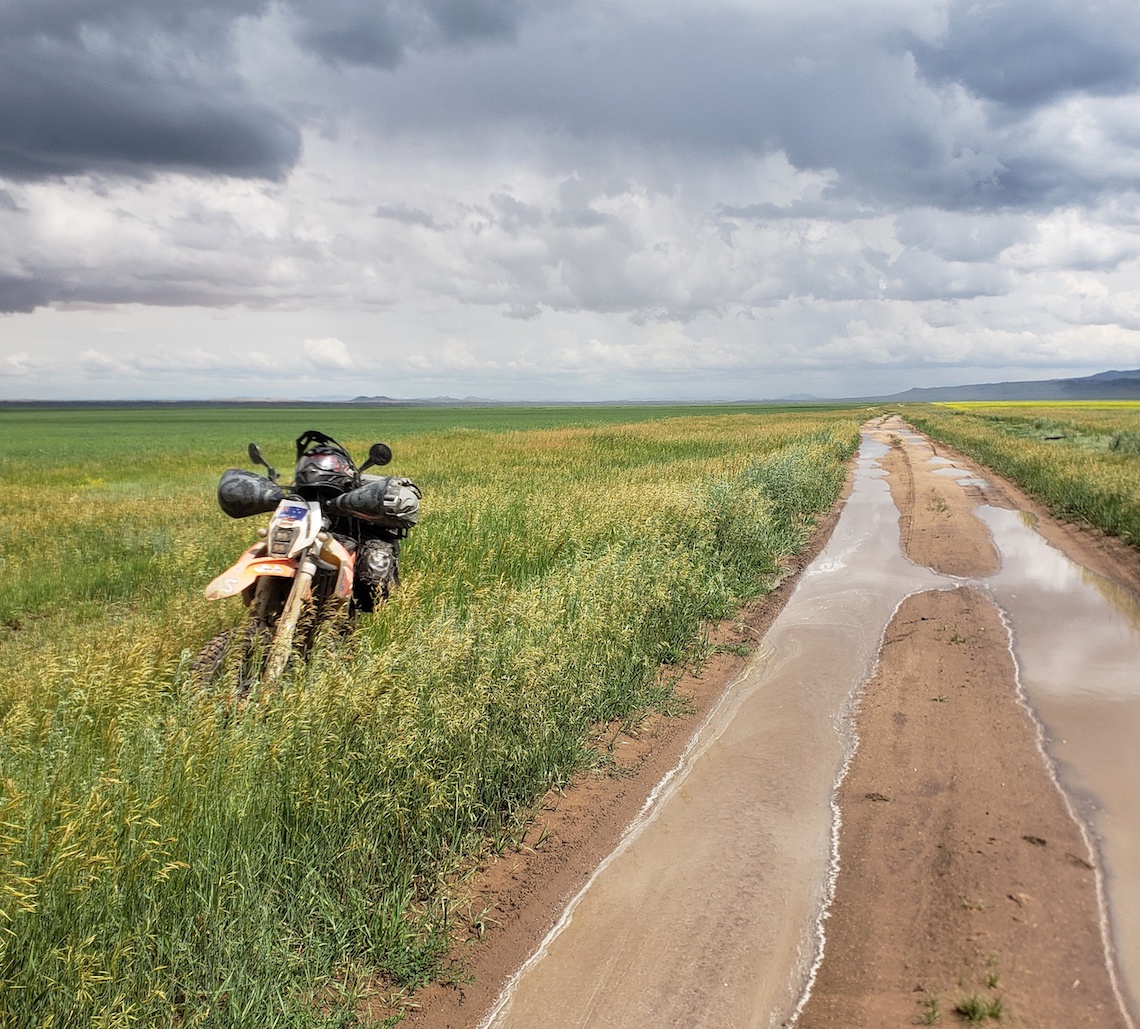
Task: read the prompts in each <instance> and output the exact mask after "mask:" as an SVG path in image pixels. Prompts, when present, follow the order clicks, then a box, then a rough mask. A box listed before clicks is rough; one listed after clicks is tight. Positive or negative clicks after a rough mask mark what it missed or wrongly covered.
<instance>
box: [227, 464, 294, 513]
mask: <svg viewBox="0 0 1140 1029" xmlns="http://www.w3.org/2000/svg"><path fill="white" fill-rule="evenodd" d="M286 496H287V494H286V493H285V491H284V490H283V489H282V488H281V487H280V486H278V485H277V483H275V482H270V481H269V480H268V479H267V478H266V477H265V476H264V475H258V474H257V472H249V471H246V470H245V469H244V468H227V469H226V470H225V471H224V472H222V478H221V481H220V482H219V483H218V506H219V507H220V508H221V509H222V510H223V511H225V513H226V514H228V515H229V516H230V517H231V518H248V517H249V516H250V515H256V514H268V513H269V512H270V511H273V510H275V509H276V507H277V505H278V504H280V503H281V501H282V500H284V499H285V497H286Z"/></svg>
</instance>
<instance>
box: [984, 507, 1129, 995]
mask: <svg viewBox="0 0 1140 1029" xmlns="http://www.w3.org/2000/svg"><path fill="white" fill-rule="evenodd" d="M978 516H979V517H980V518H981V519H982V520H983V521H984V522H985V523H986V525H987V526H988V527H989V529H990V532H991V533H992V534H993V536H994V539H995V540H996V542H997V544H998V547H999V549H1000V550H1001V553H1002V569H1001V571H999V572H998V574H997V575H994V576H991V577H990V578H989V579H988V580H987V581H988V584H989V586H990V589H991V590H992V591H993V596H994V599H995V601H996V602H997V604H998V606H999V607H1000V608H1001V609H1002V610H1003V611H1004V612H1005V614H1006V617H1007V619H1008V620H1009V623H1010V626H1011V629H1012V633H1013V638H1014V653H1015V656H1016V658H1017V662H1018V666H1019V677H1020V680H1021V687H1022V689H1023V690H1024V693H1025V696H1026V699H1027V700H1028V702H1029V705H1030V707H1031V709H1032V710H1033V711H1034V712H1035V713H1036V715H1037V717H1038V719H1039V721H1040V723H1041V725H1042V728H1043V732H1044V737H1045V739H1044V744H1045V749H1046V752H1047V753H1048V754H1049V756H1050V758H1051V759H1052V760H1053V762H1054V763H1055V766H1056V773H1057V776H1058V778H1059V779H1060V782H1061V784H1062V786H1063V787H1064V792H1065V794H1066V796H1067V797H1068V798H1069V801H1070V804H1071V805H1072V806H1073V808H1074V810H1075V812H1076V814H1077V816H1078V818H1079V820H1080V821H1081V822H1082V823H1083V824H1084V825H1085V826H1086V827H1087V829H1088V830H1089V831H1090V832H1091V835H1092V843H1093V845H1094V849H1095V850H1096V851H1097V852H1098V853H1099V857H1100V864H1101V867H1102V869H1103V870H1104V875H1103V876H1102V879H1101V889H1102V893H1103V897H1102V903H1103V904H1104V906H1105V909H1106V912H1107V913H1108V914H1109V915H1110V925H1111V935H1112V937H1113V939H1114V942H1115V946H1116V951H1117V964H1118V967H1119V972H1120V976H1121V979H1122V983H1121V985H1122V986H1123V987H1124V988H1125V990H1126V992H1127V993H1128V994H1129V995H1130V996H1131V997H1132V998H1133V1001H1134V1003H1133V1004H1132V1008H1133V1009H1134V1010H1135V1008H1136V1004H1135V1000H1136V999H1137V997H1138V996H1140V790H1138V789H1137V786H1138V785H1140V745H1138V741H1140V604H1138V603H1137V602H1136V600H1135V598H1134V597H1133V596H1132V595H1131V594H1130V593H1129V592H1128V591H1127V590H1125V589H1123V588H1121V587H1120V586H1118V585H1117V584H1116V583H1114V582H1112V581H1111V580H1108V579H1105V578H1102V577H1101V576H1099V575H1097V574H1096V573H1095V572H1091V571H1089V570H1088V569H1086V568H1083V567H1081V566H1080V565H1078V564H1076V563H1074V562H1073V561H1071V560H1070V559H1069V558H1068V557H1066V556H1065V555H1064V554H1062V553H1061V552H1060V551H1059V550H1057V549H1055V548H1054V547H1052V546H1050V545H1049V544H1048V543H1047V542H1046V541H1045V540H1044V539H1042V538H1041V536H1039V535H1038V534H1037V533H1036V532H1034V531H1033V528H1032V524H1033V523H1032V518H1031V516H1027V515H1024V514H1023V513H1021V512H1017V511H1007V510H1003V509H1000V508H994V507H981V508H979V510H978Z"/></svg>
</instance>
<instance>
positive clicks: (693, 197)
mask: <svg viewBox="0 0 1140 1029" xmlns="http://www.w3.org/2000/svg"><path fill="white" fill-rule="evenodd" d="M1138 40H1140V7H1137V5H1136V4H1135V3H1134V2H1133V0H1128V2H1124V0H1106V2H1101V3H1097V4H1094V5H1088V4H1082V3H1079V2H1077V0H1046V2H1044V3H1040V2H1032V3H1031V2H1029V0H1005V2H1000V3H999V2H996V0H992V2H982V3H977V2H973V0H970V2H966V0H950V2H948V3H927V4H924V3H913V2H909V0H881V2H877V3H868V4H860V5H855V6H852V5H850V4H846V3H842V2H839V0H808V2H806V3H804V4H800V5H796V6H795V7H794V8H788V7H787V5H785V4H782V3H775V2H767V0H736V2H734V0H725V2H714V3H701V4H698V3H695V2H693V0H664V2H662V3H658V4H653V5H648V4H642V3H635V2H632V0H618V2H614V0H607V2H602V0H383V2H376V0H329V2H328V3H325V4H321V5H315V4H311V3H305V2H301V0H275V2H274V0H185V2H175V0H102V2H95V0H9V2H8V3H7V4H5V5H4V6H3V7H2V8H0V254H2V255H3V257H2V258H0V260H2V263H0V310H2V311H8V312H11V313H12V317H10V318H9V319H6V320H4V321H3V322H0V331H2V332H3V336H2V337H0V358H4V360H2V361H0V391H2V388H3V385H4V383H6V382H9V383H16V382H18V383H19V389H21V390H27V389H29V388H33V389H35V388H39V389H51V388H55V387H53V386H52V385H51V384H52V383H53V382H57V381H61V380H59V379H58V378H56V379H53V378H52V374H51V372H52V368H53V360H54V361H56V365H55V366H54V367H55V368H56V371H57V372H58V369H59V368H62V367H65V366H66V367H67V368H69V369H72V370H74V369H78V371H74V376H73V381H72V384H71V385H70V386H68V387H66V388H70V389H72V390H76V391H78V392H80V393H82V391H83V389H84V386H83V383H84V382H85V381H87V380H86V379H85V378H84V375H87V376H95V377H96V378H97V379H98V380H99V382H100V383H104V382H106V381H107V380H109V379H113V378H114V377H113V375H110V374H109V373H108V372H107V371H106V370H107V369H108V368H115V367H122V368H127V369H131V373H130V375H129V376H127V378H128V379H129V380H130V381H131V382H132V383H136V384H137V385H136V386H135V387H133V388H136V389H137V390H139V391H142V392H141V393H140V395H144V394H145V393H146V390H147V389H151V390H155V391H157V392H156V393H155V394H154V395H164V394H169V393H171V392H177V391H178V389H181V388H190V387H193V388H194V389H201V388H202V384H203V383H204V382H206V380H205V379H203V378H200V376H205V375H207V373H209V374H217V373H218V372H219V369H221V370H225V369H229V371H228V372H227V373H226V374H228V375H231V376H232V377H233V381H232V385H233V387H234V388H235V389H238V388H239V387H242V388H244V387H245V386H248V387H249V388H255V387H256V386H258V385H264V381H263V380H264V379H265V377H267V376H275V375H279V376H281V377H282V381H283V382H284V381H285V380H286V379H287V378H288V377H289V376H294V377H295V376H298V375H301V376H308V375H312V374H316V372H317V370H318V369H316V368H314V364H315V363H316V361H317V359H318V358H321V359H323V361H324V363H325V365H326V366H327V371H328V374H329V375H330V376H331V379H332V380H333V381H336V382H343V383H344V384H345V388H348V389H349V390H350V391H351V392H359V391H360V390H359V389H357V388H356V387H357V386H359V384H360V379H361V377H365V378H367V377H368V376H370V375H381V374H382V375H392V376H396V377H397V380H398V381H397V382H395V383H388V384H387V385H386V386H385V387H384V388H379V387H378V388H377V389H374V390H365V392H388V393H395V392H400V390H401V389H403V390H405V391H413V390H416V389H421V388H424V389H431V391H432V392H445V391H447V390H448V389H449V388H450V387H455V388H457V389H458V388H460V387H461V392H462V393H464V394H467V393H471V392H478V387H477V386H474V385H473V384H472V383H471V382H470V381H469V380H470V379H471V377H472V376H474V378H475V380H476V382H482V383H483V384H484V386H485V389H486V391H487V392H488V393H494V392H495V391H498V393H499V394H500V395H524V394H528V393H530V392H532V391H534V390H538V391H540V392H541V391H545V394H546V395H562V391H566V390H568V391H569V392H568V393H565V395H566V396H567V397H574V396H579V395H581V396H585V395H590V394H592V391H593V392H596V391H598V390H603V391H605V390H613V391H617V390H620V391H621V395H630V396H634V395H643V394H647V395H656V394H655V393H654V391H655V390H656V391H664V392H665V393H668V394H669V395H675V394H676V391H677V390H678V389H679V388H680V386H679V385H678V384H687V385H686V386H685V388H687V389H690V390H692V391H694V392H693V395H704V396H714V395H725V394H726V393H727V392H729V391H730V388H731V389H732V390H739V389H742V388H745V387H744V384H745V383H751V384H752V387H751V388H753V389H765V390H768V389H772V390H776V391H778V390H779V389H780V388H781V384H786V389H787V390H788V391H795V392H804V391H807V390H809V389H811V390H814V391H826V390H833V391H842V392H845V393H848V394H850V393H852V392H855V391H857V387H856V386H855V385H853V383H852V377H857V378H859V379H860V381H864V382H866V383H867V386H868V390H869V391H875V392H879V391H881V388H880V387H881V384H882V383H881V381H880V380H881V379H882V377H883V376H888V377H897V379H898V385H899V386H900V388H901V387H905V386H908V385H923V384H936V383H935V382H934V381H933V380H931V378H930V376H931V375H934V376H936V377H937V376H949V377H951V378H952V379H956V378H958V377H959V376H964V375H973V374H976V373H977V371H978V370H979V369H982V368H991V367H992V368H1000V369H1003V370H1004V371H1005V372H1006V373H1007V374H1016V373H1017V370H1018V369H1020V370H1021V371H1022V373H1024V374H1026V375H1028V374H1030V373H1031V372H1032V371H1033V370H1035V369H1041V370H1046V371H1050V372H1051V371H1055V370H1058V369H1060V370H1064V371H1080V370H1082V369H1085V368H1089V369H1092V370H1096V369H1097V368H1099V367H1100V366H1102V365H1111V364H1116V365H1117V366H1119V365H1122V364H1124V365H1129V366H1134V365H1135V364H1137V363H1140V336H1138V335H1137V331H1138V330H1137V316H1136V313H1137V311H1138V310H1140V277H1138V276H1140V245H1138V240H1140V216H1138V215H1137V213H1136V212H1137V211H1138V210H1140V204H1138V200H1140V193H1138V187H1137V183H1140V103H1137V101H1138V100H1140V46H1138V44H1137V41H1138ZM200 316H201V317H206V316H208V317H210V318H213V319H214V323H213V328H212V330H211V331H216V332H218V333H220V334H221V336H222V337H223V338H228V339H230V341H231V342H230V343H229V344H227V345H228V346H229V347H230V348H232V349H233V351H234V356H233V358H232V359H230V358H226V357H225V356H224V353H225V352H226V347H225V346H219V347H215V348H212V349H209V350H206V351H204V350H202V349H201V348H197V347H195V346H194V345H192V344H184V345H183V349H185V350H186V352H187V353H209V354H211V355H213V356H212V357H211V358H210V360H209V361H202V360H199V361H197V362H189V363H186V362H180V361H179V360H178V359H176V358H174V357H171V359H170V360H165V359H164V360H163V361H156V360H154V359H153V358H152V356H148V355H152V352H153V347H149V346H148V345H147V344H146V343H144V342H142V337H143V336H144V335H146V336H147V338H148V339H149V338H152V337H153V335H154V334H155V333H156V332H157V333H159V334H160V335H161V334H163V333H166V334H168V335H169V337H170V339H171V340H173V339H175V338H178V337H180V336H181V334H182V332H183V329H182V326H183V325H188V324H190V323H197V319H198V318H199V317H200ZM174 319H179V321H178V322H177V323H175V321H174ZM239 323H240V325H241V331H240V333H239V331H238V324H239ZM270 324H272V325H273V327H274V328H273V330H272V331H273V333H274V334H277V333H281V332H284V333H285V336H286V338H285V339H283V340H278V342H276V343H275V344H274V347H275V348H276V350H277V351H279V352H280V359H279V360H276V361H264V360H262V359H261V357H257V358H255V359H254V358H250V357H249V355H250V354H253V353H256V354H258V355H263V354H265V353H267V352H268V351H267V349H266V347H267V346H268V344H267V343H265V342H264V338H265V336H266V335H267V333H268V330H267V329H264V328H263V329H261V330H254V333H253V334H254V336H255V337H257V338H258V339H259V340H262V342H258V343H256V345H255V344H252V343H250V342H249V339H250V327H251V326H253V325H260V326H263V327H264V326H269V325H270ZM111 325H114V326H116V328H115V329H114V331H113V332H110V330H109V329H108V338H107V339H106V340H104V341H103V343H102V344H101V345H99V346H93V345H90V343H89V342H88V343H87V344H85V345H82V346H81V345H80V342H79V341H80V340H81V339H86V337H87V336H88V335H89V334H90V331H91V330H92V329H93V328H94V327H98V326H104V327H109V326H111ZM230 333H232V336H231V335H228V334H230ZM275 338H276V337H275ZM314 341H316V342H314ZM980 341H984V343H982V342H980ZM334 343H335V346H333V344H334ZM5 348H6V349H5ZM171 353H174V351H173V350H172V351H171ZM28 354H35V355H36V359H35V360H34V361H33V360H31V359H29V358H28V357H27V355H28ZM80 354H87V355H88V356H87V357H86V358H84V359H82V360H81V359H80V358H79V355H80ZM21 355H23V356H21ZM53 355H57V356H56V357H54V358H53ZM92 355H95V356H92ZM637 369H641V371H640V372H638V371H636V370H637ZM68 374H72V373H71V372H69V373H68ZM908 375H909V376H911V378H906V376H908ZM37 376H40V378H38V379H37ZM915 376H918V377H920V378H921V381H919V378H914V377H915ZM124 381H125V380H124ZM37 383H39V385H38V386H37V385H36V384H37ZM186 384H189V385H186ZM841 387H842V389H840V388H841ZM15 388H17V387H16V386H14V385H11V384H10V385H9V386H8V389H9V392H11V390H12V389H15ZM59 388H64V387H59ZM102 388H103V387H102V386H100V389H102ZM281 388H285V386H284V385H282V386H281ZM323 392H324V393H330V392H335V389H334V388H333V387H332V386H331V385H330V388H329V389H326V390H324V391H323ZM768 395H770V394H768Z"/></svg>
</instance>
